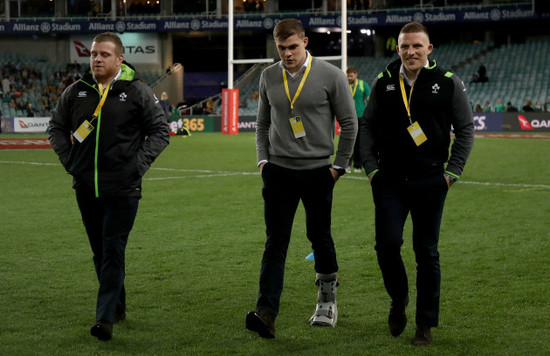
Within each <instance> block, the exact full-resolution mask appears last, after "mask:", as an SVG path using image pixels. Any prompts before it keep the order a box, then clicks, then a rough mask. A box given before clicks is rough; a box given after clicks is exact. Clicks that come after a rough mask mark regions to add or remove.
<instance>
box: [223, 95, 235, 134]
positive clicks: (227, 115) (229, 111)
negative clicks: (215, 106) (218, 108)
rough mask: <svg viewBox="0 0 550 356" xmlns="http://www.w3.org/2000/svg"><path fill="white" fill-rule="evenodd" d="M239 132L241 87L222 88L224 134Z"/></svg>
mask: <svg viewBox="0 0 550 356" xmlns="http://www.w3.org/2000/svg"><path fill="white" fill-rule="evenodd" d="M238 133H239V89H222V134H226V135H236V134H238Z"/></svg>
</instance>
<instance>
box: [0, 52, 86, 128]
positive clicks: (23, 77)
mask: <svg viewBox="0 0 550 356" xmlns="http://www.w3.org/2000/svg"><path fill="white" fill-rule="evenodd" d="M80 70H81V66H80V64H78V63H68V64H67V65H66V66H65V68H63V69H61V70H58V71H55V72H53V73H51V74H50V75H49V77H48V78H43V76H44V74H43V73H42V72H41V71H40V69H38V68H35V67H33V66H31V65H22V64H20V63H7V64H4V65H2V66H1V67H0V82H1V83H2V92H1V95H2V104H3V106H4V104H7V106H8V107H9V108H10V109H14V110H17V111H18V112H19V113H21V112H22V113H23V114H24V115H26V116H28V117H33V116H46V117H47V116H50V114H51V111H52V110H53V109H54V108H55V105H56V104H57V100H58V98H59V96H60V95H61V93H62V92H63V90H64V89H65V88H66V87H67V86H69V85H70V84H72V83H73V82H75V81H77V80H78V79H80V78H81V72H80ZM44 79H46V80H44ZM4 116H7V115H6V113H5V114H4Z"/></svg>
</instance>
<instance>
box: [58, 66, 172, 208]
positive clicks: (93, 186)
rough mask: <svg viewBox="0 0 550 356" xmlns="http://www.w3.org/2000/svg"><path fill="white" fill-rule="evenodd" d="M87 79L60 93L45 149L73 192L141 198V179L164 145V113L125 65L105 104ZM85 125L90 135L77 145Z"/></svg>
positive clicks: (166, 135) (166, 131) (166, 140)
mask: <svg viewBox="0 0 550 356" xmlns="http://www.w3.org/2000/svg"><path fill="white" fill-rule="evenodd" d="M100 99H101V95H100V93H99V90H98V85H97V83H96V82H95V80H94V78H93V76H92V73H91V72H90V73H86V74H85V75H84V77H83V78H82V79H81V80H79V81H77V82H76V83H73V84H71V85H70V86H69V87H67V88H66V89H65V91H64V92H63V94H62V95H61V97H60V98H59V102H58V104H57V107H56V109H55V110H54V112H53V113H52V118H51V120H50V123H49V128H48V129H49V134H50V143H51V145H52V147H53V149H54V151H55V153H56V154H57V155H58V156H59V160H60V161H61V164H63V167H65V169H66V170H67V172H68V173H70V174H71V175H72V176H73V177H74V185H73V186H74V188H75V189H79V190H80V189H82V190H88V191H91V192H94V194H95V196H96V197H108V196H134V197H136V196H137V197H140V196H141V179H142V177H143V175H144V174H145V172H146V171H147V170H148V169H149V167H150V166H151V164H152V163H153V161H154V160H155V158H156V157H157V156H158V155H159V154H160V153H161V152H162V151H163V150H164V148H165V147H166V146H167V145H168V143H169V137H170V133H169V128H168V125H167V124H166V118H165V115H164V111H163V110H162V108H161V106H160V104H159V100H158V99H157V98H156V96H155V95H154V94H153V92H152V90H151V88H149V87H148V86H147V85H146V84H145V83H143V82H142V81H140V80H139V79H138V78H137V75H136V73H135V70H134V69H133V68H132V67H131V66H130V65H129V64H128V63H126V62H123V63H122V65H121V75H120V77H119V78H118V79H116V80H115V81H113V82H112V83H111V87H110V89H109V93H108V96H107V99H106V101H105V103H104V105H103V107H102V109H101V111H100V113H99V114H98V115H97V118H94V119H93V114H94V111H95V109H96V107H97V106H98V104H99V101H100ZM85 120H88V121H89V122H91V125H92V126H93V127H94V129H93V130H92V131H91V132H90V134H89V135H88V136H87V137H86V138H85V139H84V140H83V141H82V142H79V141H78V140H76V139H75V138H74V137H73V136H72V135H73V133H74V132H75V131H76V130H77V129H78V128H79V127H80V126H81V125H82V123H83V122H84V121H85Z"/></svg>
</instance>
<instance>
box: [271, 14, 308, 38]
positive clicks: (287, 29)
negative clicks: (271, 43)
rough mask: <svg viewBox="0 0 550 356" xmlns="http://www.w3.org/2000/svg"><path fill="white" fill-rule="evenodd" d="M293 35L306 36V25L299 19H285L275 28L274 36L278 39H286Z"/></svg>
mask: <svg viewBox="0 0 550 356" xmlns="http://www.w3.org/2000/svg"><path fill="white" fill-rule="evenodd" d="M292 35H298V37H299V38H304V37H305V36H306V30H305V29H304V26H303V25H302V23H301V22H300V20H297V19H284V20H281V21H279V22H278V23H277V25H276V26H275V28H274V29H273V38H274V39H275V40H276V41H277V40H283V41H284V40H286V39H287V38H289V37H290V36H292Z"/></svg>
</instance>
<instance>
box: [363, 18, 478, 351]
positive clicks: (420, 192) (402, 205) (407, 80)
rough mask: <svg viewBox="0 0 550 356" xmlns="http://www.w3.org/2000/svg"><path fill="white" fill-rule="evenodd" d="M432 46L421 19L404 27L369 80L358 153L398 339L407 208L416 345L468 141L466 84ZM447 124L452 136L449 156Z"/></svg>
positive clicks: (434, 299) (435, 304) (437, 280)
mask: <svg viewBox="0 0 550 356" xmlns="http://www.w3.org/2000/svg"><path fill="white" fill-rule="evenodd" d="M432 50H433V45H432V44H431V43H430V39H429V36H428V31H427V30H426V28H425V27H424V26H423V25H421V24H419V23H415V22H413V23H409V24H407V25H405V26H404V27H403V28H402V29H401V32H400V34H399V39H398V46H397V52H398V54H399V56H400V59H398V60H396V61H394V62H393V63H390V64H389V65H388V66H387V67H386V70H385V71H384V72H382V73H380V75H379V76H378V78H377V79H376V81H375V82H374V84H373V89H372V92H371V96H370V100H369V103H368V105H367V109H366V111H365V113H364V115H363V117H362V119H361V122H360V145H361V151H360V152H361V158H362V160H363V167H364V168H365V172H366V174H367V175H368V177H369V180H370V181H371V186H372V194H373V198H374V205H375V226H376V227H375V230H376V238H375V240H376V246H375V250H376V254H377V258H378V264H379V266H380V269H381V271H382V277H383V280H384V285H385V287H386V290H387V292H388V294H389V296H390V297H391V299H392V303H391V308H390V313H389V317H388V324H389V328H390V332H391V334H392V335H393V336H396V337H397V336H399V335H400V334H401V333H402V332H403V330H404V329H405V326H406V324H407V317H406V314H405V307H406V306H407V304H408V302H409V296H408V281H407V274H406V271H405V267H404V265H403V260H402V258H401V245H402V244H403V226H404V224H405V220H406V219H407V215H408V214H409V213H410V214H411V218H412V222H413V249H414V252H415V256H416V263H417V279H416V281H417V283H416V286H417V300H416V327H417V329H416V334H415V336H414V338H413V340H412V343H413V344H414V345H419V346H420V345H428V344H431V343H432V342H433V340H432V336H431V331H430V329H431V328H432V327H436V326H437V325H438V320H439V295H440V284H441V272H440V266H439V252H438V249H437V245H438V241H439V230H440V224H441V218H442V214H443V205H444V203H445V198H446V195H447V191H448V189H449V188H450V187H451V185H452V184H453V183H454V182H455V181H456V180H458V178H459V177H460V175H461V174H462V170H463V169H464V165H465V164H466V160H467V159H468V156H469V154H470V151H471V148H472V145H473V141H474V127H473V117H472V111H471V108H470V104H469V101H468V97H467V95H466V88H465V87H464V84H463V83H462V81H461V80H460V79H459V78H457V76H456V75H454V74H453V73H451V72H447V71H445V70H442V69H441V68H439V67H438V66H437V65H436V63H435V61H429V60H428V55H429V54H430V53H431V52H432ZM451 125H452V128H453V130H454V134H455V139H454V142H453V145H452V149H451V154H450V157H449V145H450V141H451V137H450V132H451ZM445 164H447V165H446V167H445Z"/></svg>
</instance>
